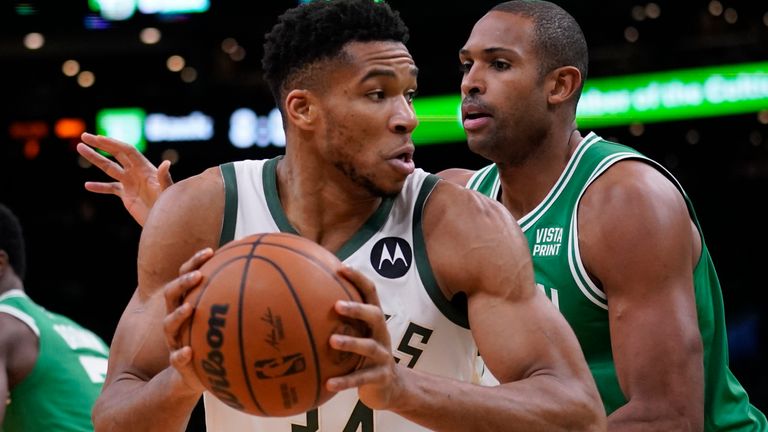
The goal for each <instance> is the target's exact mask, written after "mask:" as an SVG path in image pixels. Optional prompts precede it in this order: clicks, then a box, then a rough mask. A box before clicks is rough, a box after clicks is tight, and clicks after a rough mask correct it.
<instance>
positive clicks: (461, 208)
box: [425, 181, 519, 235]
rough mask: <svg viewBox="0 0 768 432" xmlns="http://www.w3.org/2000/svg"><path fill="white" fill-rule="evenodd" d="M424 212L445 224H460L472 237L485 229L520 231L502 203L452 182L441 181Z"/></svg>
mask: <svg viewBox="0 0 768 432" xmlns="http://www.w3.org/2000/svg"><path fill="white" fill-rule="evenodd" d="M425 213H426V214H427V215H429V214H433V215H435V214H436V215H439V218H440V220H441V221H442V222H443V223H444V224H446V225H448V224H450V225H458V226H460V227H461V228H462V231H465V232H467V233H468V234H469V235H473V233H478V232H479V231H485V230H487V231H492V232H493V231H499V230H502V229H503V228H504V227H505V226H509V227H511V228H513V229H517V228H519V227H518V225H517V221H516V220H515V218H514V217H513V216H512V214H511V213H510V212H509V211H507V209H506V208H504V206H503V205H502V204H501V203H499V202H498V201H496V200H493V199H491V198H489V197H487V196H485V195H483V194H481V193H479V192H477V191H474V190H470V189H466V188H464V187H462V186H460V185H458V184H455V183H451V182H449V181H440V182H438V184H437V185H436V186H435V190H434V191H433V192H432V195H431V196H430V198H429V200H428V201H427V206H426V208H425ZM426 223H430V221H429V220H427V221H426Z"/></svg>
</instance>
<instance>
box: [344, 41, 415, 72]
mask: <svg viewBox="0 0 768 432" xmlns="http://www.w3.org/2000/svg"><path fill="white" fill-rule="evenodd" d="M344 54H345V57H346V59H347V60H348V63H349V66H350V67H351V72H352V73H353V74H355V75H359V76H360V77H358V78H359V79H364V77H365V76H368V75H369V74H370V73H371V71H376V70H378V71H382V72H384V71H386V74H394V75H400V76H401V77H413V78H415V77H416V76H417V75H418V71H419V70H418V68H417V67H416V63H415V62H414V60H413V57H412V56H411V53H410V52H409V51H408V48H406V47H405V45H404V44H402V43H401V42H395V41H372V42H350V43H348V44H346V45H345V46H344Z"/></svg>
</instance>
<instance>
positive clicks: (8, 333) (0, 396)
mask: <svg viewBox="0 0 768 432" xmlns="http://www.w3.org/2000/svg"><path fill="white" fill-rule="evenodd" d="M3 254H4V252H3V251H0V260H2V259H3V258H2V255H3ZM1 268H2V264H1V263H0V269H1ZM38 353H39V348H38V339H37V336H36V335H35V333H34V332H33V331H32V329H31V328H29V326H28V325H26V324H24V323H23V322H21V321H20V320H19V319H18V318H16V317H15V316H12V315H9V314H7V313H3V312H0V426H2V425H3V422H4V420H5V409H6V404H7V401H8V398H9V397H10V394H11V387H13V386H14V384H18V383H19V382H20V381H21V380H23V379H24V378H25V377H26V376H27V375H28V374H29V373H30V372H32V369H33V368H34V366H35V362H36V361H37V356H38ZM0 429H1V428H0Z"/></svg>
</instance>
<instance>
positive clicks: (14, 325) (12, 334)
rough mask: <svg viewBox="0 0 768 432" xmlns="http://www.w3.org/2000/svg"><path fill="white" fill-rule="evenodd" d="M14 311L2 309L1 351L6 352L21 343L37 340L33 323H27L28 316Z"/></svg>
mask: <svg viewBox="0 0 768 432" xmlns="http://www.w3.org/2000/svg"><path fill="white" fill-rule="evenodd" d="M13 310H14V309H12V308H5V309H0V348H2V349H0V351H5V350H7V349H10V348H11V347H13V346H16V345H18V344H19V343H21V342H23V341H25V340H27V339H31V340H37V337H36V336H35V333H34V330H32V327H31V325H34V323H33V322H29V323H26V322H25V321H22V319H24V320H26V319H27V318H26V316H24V315H21V314H16V313H12V311H13Z"/></svg>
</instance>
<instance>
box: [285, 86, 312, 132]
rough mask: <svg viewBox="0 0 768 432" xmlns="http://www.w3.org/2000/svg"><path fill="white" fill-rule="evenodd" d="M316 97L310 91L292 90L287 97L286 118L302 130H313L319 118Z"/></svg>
mask: <svg viewBox="0 0 768 432" xmlns="http://www.w3.org/2000/svg"><path fill="white" fill-rule="evenodd" d="M313 96H314V95H313V94H312V92H310V91H309V90H304V89H295V90H291V91H290V92H289V93H288V95H286V97H285V116H286V117H287V118H288V121H290V122H291V123H293V124H294V125H296V126H297V127H298V128H300V129H311V128H312V127H313V126H314V123H315V120H316V117H317V112H318V109H317V106H315V98H314V97H313Z"/></svg>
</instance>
